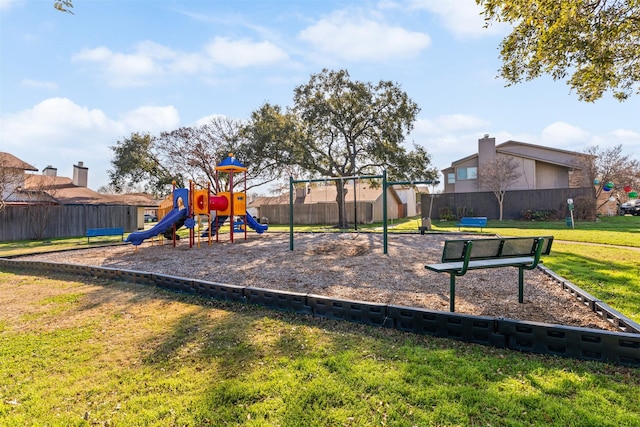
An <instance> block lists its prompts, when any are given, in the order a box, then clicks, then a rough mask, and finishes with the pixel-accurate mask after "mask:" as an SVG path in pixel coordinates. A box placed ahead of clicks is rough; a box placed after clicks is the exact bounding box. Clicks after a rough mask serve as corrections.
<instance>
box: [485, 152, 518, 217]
mask: <svg viewBox="0 0 640 427" xmlns="http://www.w3.org/2000/svg"><path fill="white" fill-rule="evenodd" d="M518 168H519V166H518V162H517V161H516V160H515V159H514V158H513V157H504V156H499V157H496V158H495V159H493V160H492V161H490V162H489V163H487V164H486V165H484V166H483V167H482V170H481V171H480V172H479V176H478V182H479V183H480V188H481V189H488V190H490V191H492V192H493V194H494V195H495V196H496V199H497V200H498V206H499V210H500V221H502V213H503V210H504V209H503V208H504V196H505V194H507V190H509V187H511V185H513V183H514V182H516V181H517V180H518V179H519V178H520V177H521V176H522V173H521V172H520V171H519V170H518Z"/></svg>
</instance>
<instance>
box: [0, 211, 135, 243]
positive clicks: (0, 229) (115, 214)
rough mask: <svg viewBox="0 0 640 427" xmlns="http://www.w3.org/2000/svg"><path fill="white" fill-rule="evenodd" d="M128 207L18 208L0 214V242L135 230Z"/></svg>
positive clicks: (131, 213)
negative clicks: (100, 230) (92, 231)
mask: <svg viewBox="0 0 640 427" xmlns="http://www.w3.org/2000/svg"><path fill="white" fill-rule="evenodd" d="M137 224H138V223H137V207H136V206H130V205H46V204H41V205H36V204H31V205H20V206H11V205H9V206H5V208H4V209H2V210H1V211H0V241H3V242H6V241H15V240H34V239H56V238H65V237H77V236H84V235H85V234H86V232H87V229H89V228H113V227H122V228H124V230H125V231H126V232H131V231H135V230H136V229H137Z"/></svg>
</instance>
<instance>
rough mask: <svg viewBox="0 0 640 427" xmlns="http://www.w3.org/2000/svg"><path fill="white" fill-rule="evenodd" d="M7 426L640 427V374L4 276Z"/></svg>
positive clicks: (245, 309)
mask: <svg viewBox="0 0 640 427" xmlns="http://www.w3.org/2000/svg"><path fill="white" fill-rule="evenodd" d="M0 286H1V288H0V289H1V292H0V303H1V304H2V307H3V310H2V311H0V378H2V379H3V380H2V384H1V385H0V425H6V426H14V425H48V426H70V425H75V426H85V425H86V426H89V425H111V426H120V425H123V426H124V425H127V426H128V425H145V426H206V425H229V426H234V425H243V426H349V425H352V426H356V425H358V426H361V425H376V426H380V425H393V426H418V425H419V426H423V425H452V426H453V425H483V426H484V425H500V426H521V425H545V426H546V425H555V426H566V425H598V426H623V425H624V426H631V425H640V405H638V393H639V392H640V371H639V370H637V369H632V368H624V367H615V366H611V365H607V364H602V363H593V362H584V361H576V360H571V359H560V358H554V357H547V356H540V355H530V354H520V353H517V352H513V351H507V350H499V349H494V348H490V347H483V346H478V345H468V344H464V343H461V342H457V341H451V340H447V339H438V338H433V337H425V336H418V335H413V334H408V333H402V332H399V331H395V330H387V329H382V328H376V327H369V326H363V325H357V324H352V323H347V322H336V321H330V320H326V319H318V318H312V317H308V316H300V315H293V314H287V313H281V312H274V311H270V310H266V309H262V308H259V307H253V306H244V305H240V304H233V303H222V302H216V301H209V300H201V299H197V298H194V297H188V296H185V295H180V294H175V293H168V292H164V291H161V290H157V289H154V288H151V287H144V286H140V285H128V284H123V283H112V282H109V281H92V280H87V281H78V280H77V278H75V277H67V276H57V277H48V278H40V277H33V276H28V275H21V274H15V273H6V272H5V273H0Z"/></svg>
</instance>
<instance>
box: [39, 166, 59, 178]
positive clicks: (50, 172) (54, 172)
mask: <svg viewBox="0 0 640 427" xmlns="http://www.w3.org/2000/svg"><path fill="white" fill-rule="evenodd" d="M42 175H44V176H53V177H56V176H58V169H57V168H54V167H53V166H51V165H47V167H46V168H44V169H42Z"/></svg>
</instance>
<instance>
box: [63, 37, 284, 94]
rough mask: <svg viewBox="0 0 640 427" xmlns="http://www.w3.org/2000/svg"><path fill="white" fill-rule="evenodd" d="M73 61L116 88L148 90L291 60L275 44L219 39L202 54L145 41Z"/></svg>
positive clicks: (87, 53)
mask: <svg viewBox="0 0 640 427" xmlns="http://www.w3.org/2000/svg"><path fill="white" fill-rule="evenodd" d="M71 59H72V61H73V62H76V63H85V64H89V65H95V69H93V71H92V72H95V73H98V74H99V75H101V76H102V77H103V78H104V79H106V80H107V81H108V83H109V85H111V86H114V87H132V86H149V85H152V84H156V83H159V82H162V81H164V80H167V79H169V78H174V77H185V76H193V75H198V74H203V75H207V74H208V73H210V72H211V71H212V70H213V69H214V66H216V65H220V66H224V67H231V68H240V67H251V66H260V65H268V64H273V63H278V62H281V61H285V60H287V59H288V56H287V54H286V53H285V52H284V51H283V50H282V49H280V48H279V47H277V46H276V45H274V44H273V43H270V42H267V41H263V42H253V41H250V40H247V39H243V40H231V39H228V38H216V39H214V40H213V41H212V42H211V43H209V44H208V45H207V46H205V47H204V49H203V51H200V52H182V51H179V50H175V49H172V48H170V47H167V46H163V45H160V44H158V43H154V42H152V41H143V42H140V43H138V44H137V45H135V46H134V49H133V52H131V53H122V52H114V51H112V50H111V49H109V48H107V47H97V48H93V49H83V50H81V51H80V52H78V53H76V54H74V55H73V56H72V58H71Z"/></svg>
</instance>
